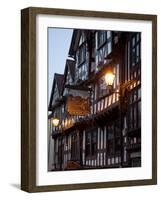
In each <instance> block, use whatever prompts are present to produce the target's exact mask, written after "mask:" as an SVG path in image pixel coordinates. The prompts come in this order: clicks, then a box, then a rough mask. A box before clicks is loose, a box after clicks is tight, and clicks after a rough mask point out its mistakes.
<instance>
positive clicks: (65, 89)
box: [49, 30, 141, 170]
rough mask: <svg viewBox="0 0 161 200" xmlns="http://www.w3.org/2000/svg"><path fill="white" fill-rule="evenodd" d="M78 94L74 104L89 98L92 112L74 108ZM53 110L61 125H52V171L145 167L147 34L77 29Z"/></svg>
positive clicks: (55, 92) (55, 86)
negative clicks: (143, 60)
mask: <svg viewBox="0 0 161 200" xmlns="http://www.w3.org/2000/svg"><path fill="white" fill-rule="evenodd" d="M108 71H111V72H112V73H113V74H114V76H115V78H114V81H113V83H112V87H109V86H108V85H107V83H106V74H107V72H108ZM73 97H75V103H74V101H73V107H74V104H77V101H76V98H77V99H79V98H82V99H85V100H87V101H88V108H85V110H86V112H85V111H84V112H83V111H82V113H83V114H81V112H78V113H77V112H75V113H74V112H69V110H68V103H69V102H68V100H69V99H70V98H71V99H72V98H73ZM78 97H79V98H78ZM78 102H79V101H78ZM76 106H79V104H77V105H76ZM82 109H83V108H82ZM49 111H51V113H52V114H50V119H49V121H50V122H52V119H53V118H54V117H56V118H58V119H59V125H58V126H54V125H52V123H50V130H49V131H51V135H52V139H51V141H50V142H52V143H53V146H54V148H53V150H52V153H53V154H52V155H53V156H52V158H53V163H52V169H51V170H69V169H73V170H74V169H89V168H116V167H139V166H141V34H140V33H136V32H117V31H105V30H74V31H73V36H72V40H71V45H70V48H69V58H68V59H67V61H66V65H65V70H64V74H63V75H58V74H55V78H54V82H53V88H52V92H51V98H50V103H49ZM50 152H51V151H50Z"/></svg>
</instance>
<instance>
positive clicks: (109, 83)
mask: <svg viewBox="0 0 161 200" xmlns="http://www.w3.org/2000/svg"><path fill="white" fill-rule="evenodd" d="M114 79H115V74H113V73H112V72H107V73H106V75H105V81H106V84H107V86H110V87H111V86H112V85H113V82H114Z"/></svg>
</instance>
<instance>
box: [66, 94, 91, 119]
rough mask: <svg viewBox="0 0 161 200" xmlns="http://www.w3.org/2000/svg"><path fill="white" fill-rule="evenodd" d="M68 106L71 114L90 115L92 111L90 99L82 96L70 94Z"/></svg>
mask: <svg viewBox="0 0 161 200" xmlns="http://www.w3.org/2000/svg"><path fill="white" fill-rule="evenodd" d="M66 108H67V112H68V113H69V114H70V115H79V116H85V115H88V114H89V113H90V106H89V99H88V98H86V99H85V98H82V97H80V96H68V97H67V106H66Z"/></svg>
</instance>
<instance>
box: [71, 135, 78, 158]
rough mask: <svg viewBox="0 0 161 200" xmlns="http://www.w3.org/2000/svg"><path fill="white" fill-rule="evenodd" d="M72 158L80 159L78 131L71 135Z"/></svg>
mask: <svg viewBox="0 0 161 200" xmlns="http://www.w3.org/2000/svg"><path fill="white" fill-rule="evenodd" d="M71 159H72V160H77V159H78V137H77V134H76V133H74V134H73V135H72V136H71Z"/></svg>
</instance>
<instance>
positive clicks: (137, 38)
mask: <svg viewBox="0 0 161 200" xmlns="http://www.w3.org/2000/svg"><path fill="white" fill-rule="evenodd" d="M140 48H141V35H140V33H137V34H135V35H133V37H132V38H131V67H134V66H135V65H136V64H137V63H138V62H139V61H140V54H141V53H140Z"/></svg>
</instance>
